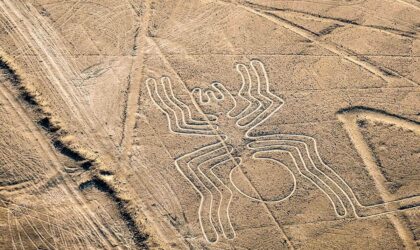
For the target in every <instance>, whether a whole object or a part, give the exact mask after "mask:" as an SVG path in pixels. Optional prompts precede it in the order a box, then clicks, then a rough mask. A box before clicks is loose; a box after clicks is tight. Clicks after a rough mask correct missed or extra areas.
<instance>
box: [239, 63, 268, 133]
mask: <svg viewBox="0 0 420 250" xmlns="http://www.w3.org/2000/svg"><path fill="white" fill-rule="evenodd" d="M236 71H237V72H238V73H239V75H240V76H241V79H242V85H241V89H240V90H239V93H238V97H239V98H238V100H237V101H240V102H243V101H245V102H246V103H247V105H246V107H244V108H241V109H240V110H238V111H239V112H238V111H235V113H236V114H234V116H233V118H236V119H237V122H236V124H237V125H238V126H239V127H241V125H240V120H241V119H242V118H244V117H246V116H248V115H250V114H252V113H253V112H256V111H258V109H259V108H260V107H261V106H262V104H261V103H260V101H258V99H256V98H255V97H254V96H253V95H252V93H251V88H252V79H251V75H250V73H249V70H248V67H247V66H246V65H245V64H242V63H238V64H237V65H236ZM232 112H233V111H232Z"/></svg>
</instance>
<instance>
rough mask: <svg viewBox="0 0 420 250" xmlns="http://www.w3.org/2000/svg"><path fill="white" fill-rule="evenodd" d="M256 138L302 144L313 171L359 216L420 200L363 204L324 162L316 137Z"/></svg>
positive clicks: (375, 214)
mask: <svg viewBox="0 0 420 250" xmlns="http://www.w3.org/2000/svg"><path fill="white" fill-rule="evenodd" d="M254 138H255V139H257V138H258V140H259V141H270V140H281V141H289V142H291V143H294V144H300V145H302V146H301V151H302V152H306V155H307V156H308V159H309V160H310V162H311V165H312V166H313V168H314V169H313V170H312V171H313V172H314V173H316V174H317V176H318V177H319V178H320V179H322V180H323V181H324V182H325V183H328V185H329V186H330V187H331V189H333V190H334V192H335V193H336V194H337V195H338V196H340V197H341V198H340V199H341V200H347V201H348V203H349V204H350V206H351V209H352V210H353V212H354V216H355V217H357V218H359V217H371V216H377V215H382V214H386V213H391V212H395V211H399V210H404V209H408V208H411V207H413V204H418V203H419V202H420V196H414V197H408V198H403V199H399V200H395V201H389V202H383V203H380V204H373V205H363V204H361V202H360V201H359V199H358V198H357V196H356V195H355V193H354V191H353V189H352V188H351V187H350V186H349V184H348V183H347V182H346V181H345V180H344V179H343V178H342V177H341V176H340V175H338V174H337V172H336V171H334V170H333V169H332V168H331V167H330V166H328V165H327V164H325V163H324V161H323V160H322V158H321V156H320V154H319V151H318V145H317V141H316V140H315V138H313V137H310V136H306V135H295V134H275V135H267V136H259V137H254ZM390 208H391V211H390Z"/></svg>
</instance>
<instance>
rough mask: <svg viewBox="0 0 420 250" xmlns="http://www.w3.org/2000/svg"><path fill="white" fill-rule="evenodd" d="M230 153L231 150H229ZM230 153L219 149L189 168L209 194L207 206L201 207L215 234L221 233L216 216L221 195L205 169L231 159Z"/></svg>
mask: <svg viewBox="0 0 420 250" xmlns="http://www.w3.org/2000/svg"><path fill="white" fill-rule="evenodd" d="M230 151H231V150H230ZM230 151H227V150H226V148H220V149H216V150H214V151H212V152H211V153H209V154H207V155H206V156H203V157H205V159H204V161H203V159H201V160H199V161H198V163H196V162H194V161H192V162H191V164H190V165H191V168H192V169H193V170H194V171H195V173H196V175H197V176H198V178H199V179H200V180H201V182H202V183H203V184H204V185H205V187H206V189H207V190H208V191H209V193H210V197H207V201H208V202H207V206H205V207H203V211H202V212H203V216H209V219H210V221H211V222H212V224H213V225H214V228H215V230H216V232H218V233H219V234H220V233H223V229H222V226H221V223H219V222H220V218H219V215H218V208H219V206H220V200H221V199H222V193H221V192H220V190H219V189H218V188H217V186H216V185H215V183H214V182H213V180H212V179H211V177H210V176H208V175H207V173H208V171H206V170H207V169H210V168H211V167H212V166H214V165H216V164H218V163H219V162H223V161H226V160H228V159H230V158H231V155H230V153H231V152H230Z"/></svg>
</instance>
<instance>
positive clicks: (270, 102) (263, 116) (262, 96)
mask: <svg viewBox="0 0 420 250" xmlns="http://www.w3.org/2000/svg"><path fill="white" fill-rule="evenodd" d="M251 68H252V71H253V72H254V75H255V77H256V80H257V86H258V87H257V92H256V94H255V96H256V97H258V100H259V101H260V102H261V103H262V105H263V108H262V110H261V112H257V113H253V114H252V116H250V117H249V119H247V121H246V122H245V123H244V124H242V125H243V127H246V128H248V131H247V134H246V136H249V134H250V133H251V131H252V130H253V129H254V128H255V127H257V126H258V125H260V124H261V123H263V122H264V121H266V120H267V119H268V118H270V117H271V116H272V115H273V114H274V113H275V112H276V111H277V110H279V109H280V108H281V107H282V106H283V104H284V101H283V99H281V98H280V97H279V96H277V95H275V94H273V93H272V92H271V91H270V82H269V80H268V75H267V71H266V70H265V66H264V64H263V63H262V62H261V61H259V60H252V61H251Z"/></svg>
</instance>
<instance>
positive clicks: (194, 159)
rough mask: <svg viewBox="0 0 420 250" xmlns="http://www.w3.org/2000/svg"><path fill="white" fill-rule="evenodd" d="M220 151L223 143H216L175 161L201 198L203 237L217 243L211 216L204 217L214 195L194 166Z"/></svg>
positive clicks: (199, 210)
mask: <svg viewBox="0 0 420 250" xmlns="http://www.w3.org/2000/svg"><path fill="white" fill-rule="evenodd" d="M220 149H224V146H223V143H221V142H216V143H213V144H210V145H207V146H204V147H202V148H199V149H197V150H195V151H193V152H191V153H188V154H185V155H183V156H181V157H180V158H178V159H177V160H175V166H176V168H177V170H178V171H179V172H180V173H181V175H182V176H183V177H184V178H186V179H187V181H188V182H189V183H190V184H191V186H192V187H193V188H194V190H195V191H196V192H197V193H198V194H199V196H200V205H199V209H198V220H199V223H200V227H201V230H202V232H203V236H204V238H205V239H206V240H207V241H208V242H216V241H217V240H218V234H217V232H216V230H215V228H214V226H213V223H212V221H211V219H210V214H209V213H208V214H207V215H204V216H203V207H208V206H210V204H209V202H210V201H211V200H209V199H208V197H211V196H212V193H211V191H210V190H209V189H208V188H207V187H206V185H205V184H204V183H203V182H202V180H201V179H200V178H199V177H198V176H197V173H196V172H195V171H194V170H193V166H192V165H194V166H196V165H199V164H201V163H204V162H205V161H206V159H208V157H209V156H210V155H211V154H212V153H214V152H215V151H217V150H220Z"/></svg>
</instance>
